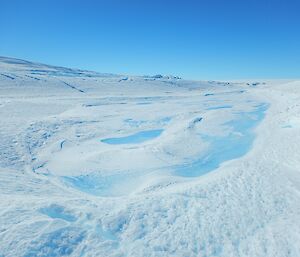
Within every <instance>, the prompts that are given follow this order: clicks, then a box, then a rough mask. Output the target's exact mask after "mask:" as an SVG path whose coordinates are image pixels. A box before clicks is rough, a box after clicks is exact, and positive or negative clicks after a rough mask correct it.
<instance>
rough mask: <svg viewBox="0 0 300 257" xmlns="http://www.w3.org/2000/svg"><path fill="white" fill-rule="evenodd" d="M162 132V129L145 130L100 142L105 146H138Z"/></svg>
mask: <svg viewBox="0 0 300 257" xmlns="http://www.w3.org/2000/svg"><path fill="white" fill-rule="evenodd" d="M162 132H163V129H154V130H146V131H140V132H137V133H135V134H133V135H129V136H125V137H113V138H106V139H102V140H101V142H103V143H106V144H111V145H119V144H138V143H142V142H145V141H148V140H151V139H153V138H156V137H158V136H159V135H160V134H161V133H162Z"/></svg>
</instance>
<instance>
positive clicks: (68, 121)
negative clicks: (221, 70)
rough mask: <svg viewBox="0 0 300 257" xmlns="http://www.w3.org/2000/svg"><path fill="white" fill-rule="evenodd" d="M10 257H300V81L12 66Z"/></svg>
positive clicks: (5, 145)
mask: <svg viewBox="0 0 300 257" xmlns="http://www.w3.org/2000/svg"><path fill="white" fill-rule="evenodd" d="M0 118H1V122H0V256H1V257H15V256H24V257H25V256H26V257H33V256H51V257H52V256H103V257H104V256H115V257H116V256H120V257H121V256H155V257H158V256H180V257H183V256H187V257H188V256H191V257H192V256H199V257H204V256H206V257H208V256H226V257H227V256H228V257H230V256H232V257H236V256H251V257H253V256H274V257H275V256H278V257H284V256H292V257H297V256H300V243H299V242H300V146H299V145H300V81H297V80H273V81H272V80H263V81H241V82H237V81H235V82H218V81H188V80H183V79H181V78H178V77H174V76H161V75H157V76H139V77H138V76H123V75H114V74H103V73H97V72H91V71H84V70H78V69H68V68H63V67H56V66H49V65H44V64H38V63H32V62H28V61H23V60H18V59H13V58H6V57H0Z"/></svg>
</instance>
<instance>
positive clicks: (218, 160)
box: [175, 104, 267, 177]
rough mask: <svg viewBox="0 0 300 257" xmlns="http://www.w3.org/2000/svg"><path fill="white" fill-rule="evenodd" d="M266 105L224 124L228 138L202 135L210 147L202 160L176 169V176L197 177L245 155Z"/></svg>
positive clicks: (240, 114) (241, 113)
mask: <svg viewBox="0 0 300 257" xmlns="http://www.w3.org/2000/svg"><path fill="white" fill-rule="evenodd" d="M266 110H267V105H266V104H261V105H259V106H257V107H256V108H255V110H254V111H252V112H240V113H238V114H237V117H236V118H235V119H233V120H231V121H228V122H226V123H224V124H223V126H229V127H230V132H229V134H228V135H226V136H221V137H220V136H207V135H201V137H202V138H203V140H204V141H207V142H209V144H210V147H209V149H208V150H207V152H206V153H205V154H204V155H202V156H201V158H200V159H199V160H197V161H195V162H193V163H190V164H184V165H181V166H179V167H177V168H176V171H175V174H176V175H179V176H184V177H195V176H200V175H204V174H205V173H207V172H209V171H212V170H214V169H217V168H218V167H219V166H220V165H221V164H222V163H223V162H225V161H228V160H232V159H235V158H239V157H241V156H243V155H245V154H246V153H247V152H248V151H249V150H250V148H251V146H252V144H253V141H254V139H255V134H254V131H253V128H254V127H255V126H257V125H258V123H259V122H260V121H261V120H262V119H263V118H264V113H265V111H266Z"/></svg>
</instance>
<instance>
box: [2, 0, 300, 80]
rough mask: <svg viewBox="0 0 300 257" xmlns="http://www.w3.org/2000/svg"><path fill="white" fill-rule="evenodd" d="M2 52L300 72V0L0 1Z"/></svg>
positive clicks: (169, 66) (220, 71)
mask: <svg viewBox="0 0 300 257" xmlns="http://www.w3.org/2000/svg"><path fill="white" fill-rule="evenodd" d="M0 55H1V56H9V57H17V58H21V59H27V60H32V61H38V62H43V63H47V64H54V65H61V66H67V67H76V68H83V69H90V70H96V71H100V72H111V73H122V74H136V75H143V74H157V73H160V74H173V75H178V76H182V77H184V78H191V79H241V78H300V0H227V1H226V0H198V1H189V0H185V1H184V0H181V1H179V0H177V1H176V0H173V1H171V0H123V1H122V0H98V1H96V0H94V1H93V0H81V1H79V0H36V1H33V0H19V1H16V0H0Z"/></svg>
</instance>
